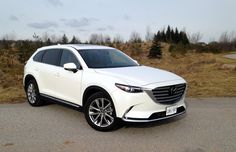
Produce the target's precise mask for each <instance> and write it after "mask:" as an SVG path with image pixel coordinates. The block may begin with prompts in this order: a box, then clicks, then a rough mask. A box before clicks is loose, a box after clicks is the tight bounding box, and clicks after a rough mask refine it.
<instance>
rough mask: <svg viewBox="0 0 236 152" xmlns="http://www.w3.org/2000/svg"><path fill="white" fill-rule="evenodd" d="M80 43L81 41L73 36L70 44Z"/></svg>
mask: <svg viewBox="0 0 236 152" xmlns="http://www.w3.org/2000/svg"><path fill="white" fill-rule="evenodd" d="M78 43H80V41H79V40H78V39H77V38H76V37H75V36H73V37H72V39H71V41H70V44H78Z"/></svg>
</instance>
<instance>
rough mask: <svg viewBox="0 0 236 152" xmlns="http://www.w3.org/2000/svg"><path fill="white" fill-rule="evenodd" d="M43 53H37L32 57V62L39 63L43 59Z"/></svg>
mask: <svg viewBox="0 0 236 152" xmlns="http://www.w3.org/2000/svg"><path fill="white" fill-rule="evenodd" d="M43 53H44V51H39V52H38V53H37V54H36V55H35V56H34V57H33V60H34V61H37V62H41V61H42V57H43Z"/></svg>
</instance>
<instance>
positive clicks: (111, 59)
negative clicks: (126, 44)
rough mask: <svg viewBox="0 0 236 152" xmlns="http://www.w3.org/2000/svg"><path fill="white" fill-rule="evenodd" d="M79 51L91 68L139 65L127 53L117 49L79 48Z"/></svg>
mask: <svg viewBox="0 0 236 152" xmlns="http://www.w3.org/2000/svg"><path fill="white" fill-rule="evenodd" d="M79 53H80V55H81V56H82V58H83V59H84V61H85V62H86V64H87V66H88V67H89V68H115V67H128V66H138V64H137V63H136V62H134V61H133V60H132V59H130V58H129V57H128V56H127V55H125V54H124V53H122V52H121V51H118V50H115V49H91V50H79Z"/></svg>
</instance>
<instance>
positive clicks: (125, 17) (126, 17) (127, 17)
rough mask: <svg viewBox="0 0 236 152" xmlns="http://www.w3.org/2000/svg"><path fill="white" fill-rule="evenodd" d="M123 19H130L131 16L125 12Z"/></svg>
mask: <svg viewBox="0 0 236 152" xmlns="http://www.w3.org/2000/svg"><path fill="white" fill-rule="evenodd" d="M123 19H124V20H126V21H130V20H131V17H130V16H129V15H127V14H126V15H124V16H123Z"/></svg>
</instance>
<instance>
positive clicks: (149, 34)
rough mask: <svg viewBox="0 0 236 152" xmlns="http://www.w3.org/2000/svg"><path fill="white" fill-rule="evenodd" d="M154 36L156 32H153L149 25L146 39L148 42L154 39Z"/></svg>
mask: <svg viewBox="0 0 236 152" xmlns="http://www.w3.org/2000/svg"><path fill="white" fill-rule="evenodd" d="M153 37H154V34H153V33H152V32H151V30H150V27H149V26H148V27H147V30H146V35H145V39H146V41H147V42H149V41H152V40H153Z"/></svg>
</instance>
